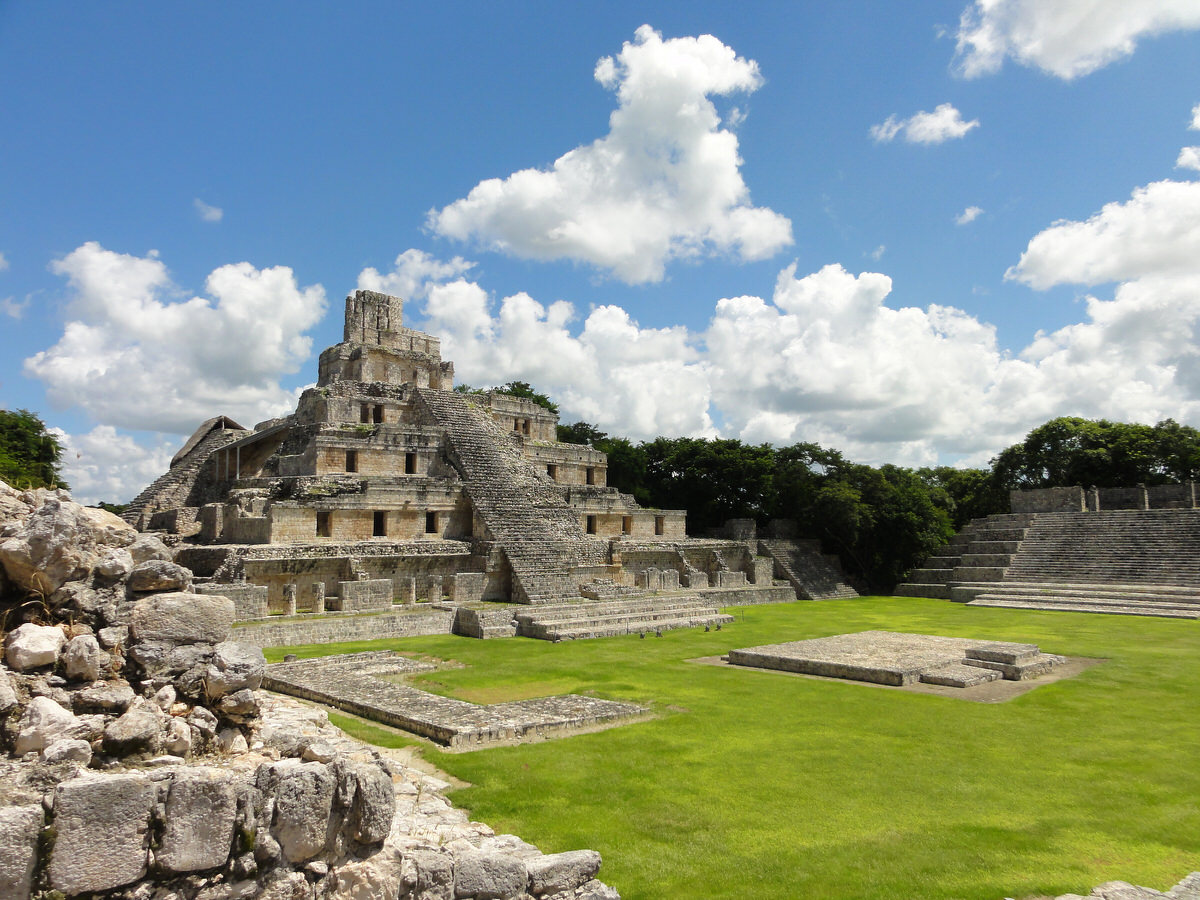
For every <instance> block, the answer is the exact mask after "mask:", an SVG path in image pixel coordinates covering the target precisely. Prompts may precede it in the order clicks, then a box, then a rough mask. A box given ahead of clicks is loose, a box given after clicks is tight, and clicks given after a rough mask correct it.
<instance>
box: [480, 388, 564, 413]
mask: <svg viewBox="0 0 1200 900" xmlns="http://www.w3.org/2000/svg"><path fill="white" fill-rule="evenodd" d="M492 390H493V391H495V392H496V393H497V394H508V395H509V396H510V397H524V398H525V399H526V400H532V401H533V402H534V403H536V404H537V405H538V406H540V407H542V408H543V409H548V410H550V412H552V413H555V414H557V413H558V404H557V403H555V402H554V401H553V400H551V399H550V398H549V397H547V396H546V395H545V394H543V393H541V392H540V391H535V390H534V389H533V387H532V386H531V385H530V384H529V383H528V382H526V381H510V382H509V383H508V384H502V385H500V386H499V387H494V388H492Z"/></svg>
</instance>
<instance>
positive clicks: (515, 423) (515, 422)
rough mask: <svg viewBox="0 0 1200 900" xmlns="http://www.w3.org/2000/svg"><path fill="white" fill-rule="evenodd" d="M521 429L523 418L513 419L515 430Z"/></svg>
mask: <svg viewBox="0 0 1200 900" xmlns="http://www.w3.org/2000/svg"><path fill="white" fill-rule="evenodd" d="M520 430H521V420H520V419H513V431H520Z"/></svg>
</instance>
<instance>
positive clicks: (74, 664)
mask: <svg viewBox="0 0 1200 900" xmlns="http://www.w3.org/2000/svg"><path fill="white" fill-rule="evenodd" d="M109 660H110V657H109V655H108V654H107V653H105V652H104V651H103V650H101V649H100V642H99V641H98V640H96V637H95V636H94V635H91V634H81V635H77V636H76V637H73V638H71V640H69V641H67V646H66V649H65V650H64V651H63V668H64V670H65V671H66V673H67V678H69V679H71V680H72V681H95V680H96V679H97V678H99V677H100V673H101V671H102V670H103V669H107V668H108V662H109Z"/></svg>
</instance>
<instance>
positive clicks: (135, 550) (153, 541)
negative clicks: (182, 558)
mask: <svg viewBox="0 0 1200 900" xmlns="http://www.w3.org/2000/svg"><path fill="white" fill-rule="evenodd" d="M128 550H129V555H130V556H131V557H133V561H134V563H135V564H137V563H144V562H146V561H147V560H151V559H164V560H166V561H167V562H170V561H171V559H172V558H173V556H174V555H173V554H172V553H171V548H170V547H168V546H167V545H166V544H164V543H163V542H162V541H161V540H159V539H158V537H157V536H156V535H153V534H142V535H138V538H137V540H135V541H134V542H133V543H132V544H130V545H129V547H128Z"/></svg>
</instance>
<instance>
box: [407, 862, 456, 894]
mask: <svg viewBox="0 0 1200 900" xmlns="http://www.w3.org/2000/svg"><path fill="white" fill-rule="evenodd" d="M401 875H402V877H404V880H405V881H406V882H411V884H412V887H413V893H414V894H415V895H416V896H417V897H420V898H422V900H454V861H453V860H452V859H451V857H450V856H449V855H448V854H446V853H438V852H436V851H433V850H417V851H415V852H413V853H407V854H405V858H404V865H403V867H402V869H401Z"/></svg>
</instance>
